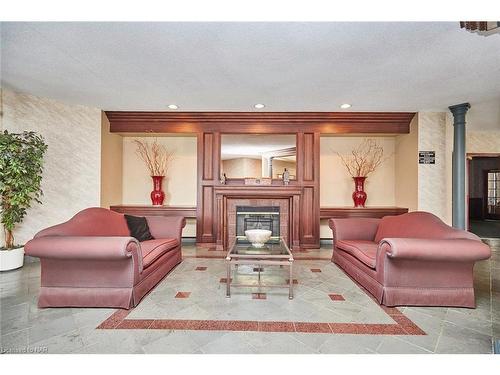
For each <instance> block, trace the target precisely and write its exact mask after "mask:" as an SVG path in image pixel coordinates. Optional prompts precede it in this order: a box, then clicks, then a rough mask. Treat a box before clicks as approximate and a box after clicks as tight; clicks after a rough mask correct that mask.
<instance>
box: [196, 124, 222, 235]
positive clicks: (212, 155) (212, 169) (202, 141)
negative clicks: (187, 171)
mask: <svg viewBox="0 0 500 375" xmlns="http://www.w3.org/2000/svg"><path fill="white" fill-rule="evenodd" d="M219 160H220V133H219V132H209V133H199V134H198V203H197V211H196V213H197V215H196V219H197V220H196V241H197V242H198V243H214V242H215V241H216V237H217V236H216V230H217V226H216V223H217V210H216V209H217V207H216V202H215V195H214V186H215V185H218V183H219V169H220V163H219Z"/></svg>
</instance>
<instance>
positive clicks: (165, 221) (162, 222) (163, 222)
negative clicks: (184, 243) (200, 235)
mask: <svg viewBox="0 0 500 375" xmlns="http://www.w3.org/2000/svg"><path fill="white" fill-rule="evenodd" d="M146 220H147V221H148V226H149V231H150V232H151V235H152V236H153V237H154V238H175V239H177V240H178V241H179V243H181V237H182V228H184V227H185V226H186V219H185V218H184V217H183V216H147V217H146Z"/></svg>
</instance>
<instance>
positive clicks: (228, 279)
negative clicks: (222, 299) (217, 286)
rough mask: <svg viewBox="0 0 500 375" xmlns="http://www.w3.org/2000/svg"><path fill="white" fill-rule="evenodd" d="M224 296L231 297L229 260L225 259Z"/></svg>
mask: <svg viewBox="0 0 500 375" xmlns="http://www.w3.org/2000/svg"><path fill="white" fill-rule="evenodd" d="M226 297H227V298H229V297H231V262H230V261H227V278H226Z"/></svg>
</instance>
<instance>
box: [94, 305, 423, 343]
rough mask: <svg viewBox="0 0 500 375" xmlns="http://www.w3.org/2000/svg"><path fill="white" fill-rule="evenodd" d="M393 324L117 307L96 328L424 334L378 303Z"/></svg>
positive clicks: (393, 310) (398, 314) (401, 314)
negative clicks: (196, 315)
mask: <svg viewBox="0 0 500 375" xmlns="http://www.w3.org/2000/svg"><path fill="white" fill-rule="evenodd" d="M380 307H381V308H382V310H384V312H385V313H386V314H387V315H389V316H390V317H391V318H392V320H394V322H395V323H394V324H363V323H317V322H289V321H253V320H191V319H187V320H185V319H126V318H127V316H128V314H130V313H131V312H132V310H133V309H130V310H121V309H120V310H117V311H116V312H114V313H113V314H112V315H111V316H110V317H109V318H108V319H106V320H105V321H104V322H102V323H101V324H100V325H99V326H97V329H169V330H192V331H253V332H296V333H330V334H358V335H407V336H408V335H412V336H413V335H418V336H422V335H426V333H425V332H424V331H423V330H422V329H420V328H419V327H418V326H417V325H416V324H415V323H413V322H412V321H411V320H410V319H409V318H408V317H407V316H405V315H404V314H403V313H402V312H401V311H399V310H398V309H397V308H395V307H386V306H380Z"/></svg>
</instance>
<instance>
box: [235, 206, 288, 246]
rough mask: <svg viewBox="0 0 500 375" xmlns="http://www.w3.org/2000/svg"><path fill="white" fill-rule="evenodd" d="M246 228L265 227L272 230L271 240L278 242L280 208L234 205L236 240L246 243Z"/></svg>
mask: <svg viewBox="0 0 500 375" xmlns="http://www.w3.org/2000/svg"><path fill="white" fill-rule="evenodd" d="M248 229H267V230H270V231H271V232H272V234H271V240H272V241H273V242H279V238H280V208H279V207H273V206H270V207H263V206H259V207H253V206H237V207H236V240H237V241H238V242H239V243H248V241H247V239H246V237H245V231H246V230H248Z"/></svg>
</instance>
